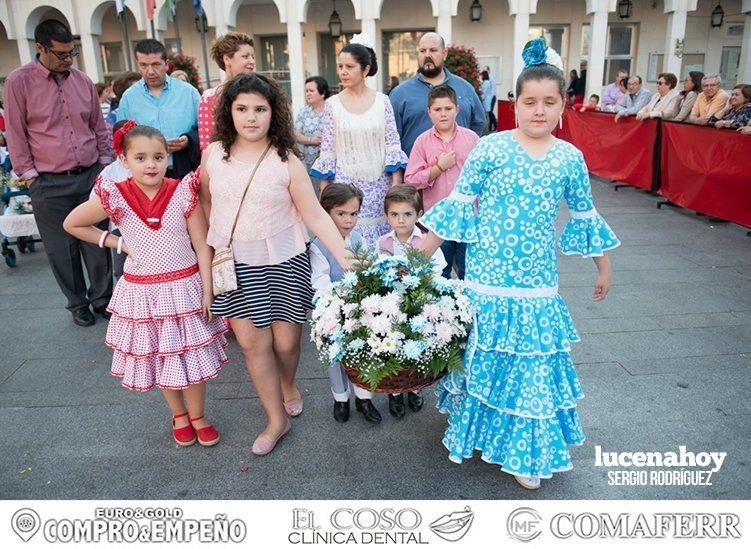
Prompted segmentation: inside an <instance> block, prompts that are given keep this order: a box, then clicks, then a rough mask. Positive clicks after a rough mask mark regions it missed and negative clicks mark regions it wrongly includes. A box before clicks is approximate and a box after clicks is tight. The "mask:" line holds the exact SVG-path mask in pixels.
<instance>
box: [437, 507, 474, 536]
mask: <svg viewBox="0 0 751 549" xmlns="http://www.w3.org/2000/svg"><path fill="white" fill-rule="evenodd" d="M474 518H475V514H474V512H473V511H472V510H471V509H470V508H469V507H465V508H464V511H457V512H456V513H449V514H448V515H443V516H442V517H440V518H438V519H436V520H435V521H434V522H433V523H431V525H430V529H431V530H432V531H433V533H434V534H435V535H436V536H438V537H439V538H441V539H444V540H446V541H459V540H460V539H462V538H463V537H464V535H465V534H466V533H467V532H468V531H469V527H470V526H472V521H473V520H474Z"/></svg>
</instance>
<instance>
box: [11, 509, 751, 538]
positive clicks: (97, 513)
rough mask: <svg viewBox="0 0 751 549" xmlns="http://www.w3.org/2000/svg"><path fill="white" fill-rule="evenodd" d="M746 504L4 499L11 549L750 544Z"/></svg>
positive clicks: (749, 516) (748, 515)
mask: <svg viewBox="0 0 751 549" xmlns="http://www.w3.org/2000/svg"><path fill="white" fill-rule="evenodd" d="M750 507H751V506H750V505H749V502H748V501H703V500H700V501H686V500H672V501H665V500H660V501H652V500H647V501H631V500H629V501H608V500H600V501H595V500H592V501H566V500H560V501H549V500H548V501H535V500H528V501H521V500H520V501H457V500H453V501H452V500H444V501H440V500H439V501H436V500H431V501H381V500H350V501H330V500H319V501H222V500H214V501H2V502H0V522H1V524H2V526H0V541H2V547H3V549H7V548H9V547H30V548H31V547H45V546H49V545H57V546H60V545H69V544H71V545H72V544H75V545H78V544H89V545H101V546H107V547H112V546H117V545H124V546H131V547H141V546H146V545H151V544H156V545H159V546H161V547H202V546H205V544H212V545H218V546H226V547H235V546H245V547H259V548H263V549H275V548H277V547H314V546H320V547H339V546H384V545H385V546H430V547H475V548H482V549H485V548H491V547H493V548H494V547H498V548H501V547H503V548H509V547H540V548H542V547H544V548H545V549H547V548H548V547H554V548H556V547H560V548H567V547H569V548H571V547H576V548H581V547H593V548H595V547H596V548H601V547H605V546H606V544H607V546H608V547H611V546H618V547H637V548H641V547H661V548H664V547H682V548H683V547H697V548H701V549H707V548H714V547H749V541H748V540H746V541H744V534H745V529H746V528H747V524H748V521H749V519H750V518H751V513H750V512H749V508H750Z"/></svg>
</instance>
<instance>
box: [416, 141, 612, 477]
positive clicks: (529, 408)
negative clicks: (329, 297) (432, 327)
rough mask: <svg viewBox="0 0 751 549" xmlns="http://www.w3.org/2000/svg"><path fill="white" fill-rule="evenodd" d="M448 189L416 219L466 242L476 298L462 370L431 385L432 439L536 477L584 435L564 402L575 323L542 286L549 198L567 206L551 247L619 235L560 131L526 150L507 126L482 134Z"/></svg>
mask: <svg viewBox="0 0 751 549" xmlns="http://www.w3.org/2000/svg"><path fill="white" fill-rule="evenodd" d="M455 189H456V190H455V193H454V195H453V198H452V196H449V197H448V198H446V199H444V200H442V201H441V202H439V203H438V204H436V205H435V206H434V207H433V208H431V209H430V211H428V212H427V213H426V214H425V216H424V217H423V218H422V220H421V221H422V223H423V224H424V225H425V226H426V227H428V228H429V229H430V230H432V231H435V233H436V234H438V235H439V236H440V237H442V238H444V239H447V240H457V241H461V242H467V243H468V246H467V255H466V280H467V281H468V283H469V284H470V289H469V290H468V292H470V295H471V296H472V297H473V302H474V303H475V304H476V307H477V313H476V318H475V322H474V325H473V330H472V333H471V335H470V339H469V342H468V345H467V351H466V353H465V357H464V370H463V371H459V372H452V373H450V374H448V375H447V376H446V377H445V378H444V379H443V380H442V381H441V383H440V385H439V391H438V395H439V399H438V409H439V410H440V411H441V412H443V413H447V414H449V425H448V427H447V429H446V432H445V434H444V438H443V444H444V445H445V446H446V448H448V450H449V459H451V460H452V461H456V462H461V461H462V459H465V458H471V457H472V456H473V454H474V452H475V450H477V451H480V452H481V455H482V459H484V460H485V461H488V462H490V463H497V464H499V465H501V468H502V470H504V471H507V472H510V473H512V474H518V475H525V476H535V477H541V478H548V477H550V476H551V475H552V474H553V473H555V472H560V471H566V470H568V469H571V467H572V465H571V457H570V454H569V450H568V445H572V444H573V445H578V444H582V443H583V442H584V433H583V431H582V428H581V424H580V421H579V416H578V414H577V411H576V402H577V400H578V399H580V398H582V397H583V391H582V388H581V385H580V383H579V380H578V378H577V376H576V371H575V369H574V365H573V363H572V362H571V358H570V356H569V352H570V350H571V343H573V342H576V341H579V334H578V333H577V331H576V328H575V327H574V323H573V321H572V320H571V316H570V314H569V312H568V310H567V308H566V305H565V303H564V302H563V299H562V298H561V297H560V296H559V295H557V293H555V295H544V294H545V293H546V292H544V291H543V290H550V289H551V288H552V289H553V290H552V291H555V288H557V285H558V264H557V257H556V250H555V241H556V235H555V220H556V216H557V214H558V207H559V205H560V202H561V200H563V199H565V200H566V203H567V204H568V207H569V210H570V211H571V212H572V216H571V219H570V220H569V222H568V224H567V225H566V228H565V230H564V232H563V234H562V236H561V249H562V251H563V253H567V254H569V253H570V254H580V255H583V256H585V257H592V256H597V255H602V253H603V252H604V251H606V250H609V249H612V248H615V247H616V246H618V245H619V244H620V242H619V241H618V238H617V237H616V236H615V234H614V233H613V231H612V230H611V229H610V227H608V225H607V223H605V221H604V220H603V219H602V217H601V216H600V215H599V214H598V213H597V211H596V209H595V207H594V203H593V200H592V193H591V189H590V183H589V175H588V172H587V167H586V165H585V163H584V159H583V157H582V155H581V153H580V152H579V151H578V150H577V149H576V148H575V147H574V146H573V145H570V144H569V143H566V142H565V141H556V142H555V144H554V146H553V147H552V148H551V149H550V150H549V151H548V152H547V154H545V155H544V156H543V157H542V158H540V159H539V160H533V159H532V158H530V157H529V156H528V155H527V154H526V153H525V151H524V149H523V148H522V147H521V145H520V144H519V143H518V141H516V138H515V137H514V136H513V134H512V133H511V132H501V133H497V134H493V135H491V136H487V137H485V138H483V139H481V140H480V141H479V142H478V144H477V145H476V146H475V148H474V149H473V151H472V152H471V153H470V156H469V158H468V159H467V161H466V162H465V164H464V166H463V169H462V174H461V177H460V179H459V181H458V182H457V183H456V187H455ZM500 289H504V291H500ZM483 290H485V291H484V293H483ZM492 290H498V291H492ZM513 294H516V295H515V296H514V295H513ZM535 294H539V295H535ZM522 296H524V297H522Z"/></svg>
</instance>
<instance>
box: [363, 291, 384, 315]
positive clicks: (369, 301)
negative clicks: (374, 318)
mask: <svg viewBox="0 0 751 549" xmlns="http://www.w3.org/2000/svg"><path fill="white" fill-rule="evenodd" d="M382 299H383V298H382V297H381V296H379V295H378V294H374V295H369V296H368V297H366V298H364V299H363V300H362V301H361V302H360V308H361V309H362V310H363V311H365V312H366V313H370V314H373V313H379V312H380V311H381V300H382Z"/></svg>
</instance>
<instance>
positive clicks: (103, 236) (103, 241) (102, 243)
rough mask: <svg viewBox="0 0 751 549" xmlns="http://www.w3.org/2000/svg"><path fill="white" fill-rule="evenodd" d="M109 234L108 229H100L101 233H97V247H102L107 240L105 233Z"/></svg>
mask: <svg viewBox="0 0 751 549" xmlns="http://www.w3.org/2000/svg"><path fill="white" fill-rule="evenodd" d="M108 234H110V232H109V231H102V234H101V235H99V247H100V248H104V243H105V242H106V240H107V235H108Z"/></svg>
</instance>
